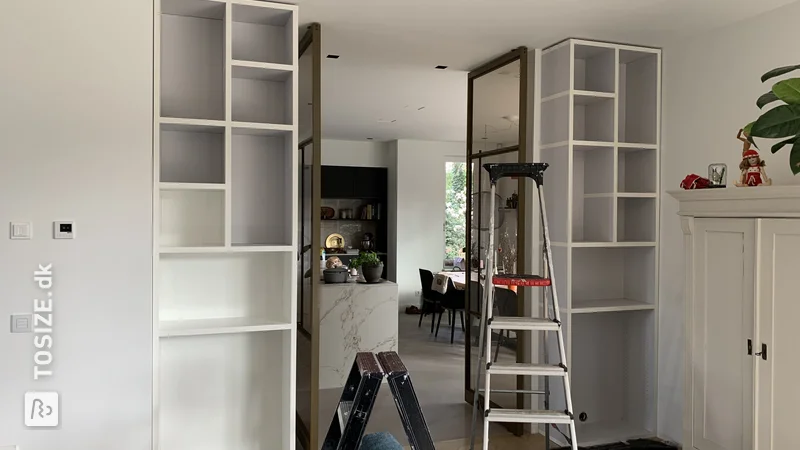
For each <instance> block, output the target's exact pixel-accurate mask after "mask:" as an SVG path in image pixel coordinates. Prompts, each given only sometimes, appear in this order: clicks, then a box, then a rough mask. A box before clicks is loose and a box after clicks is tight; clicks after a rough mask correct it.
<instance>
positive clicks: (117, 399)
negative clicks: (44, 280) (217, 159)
mask: <svg viewBox="0 0 800 450" xmlns="http://www.w3.org/2000/svg"><path fill="white" fill-rule="evenodd" d="M0 41H1V42H3V62H4V64H3V67H4V69H3V70H2V71H0V98H2V101H0V228H2V229H3V231H2V234H0V286H2V289H0V324H1V325H2V326H1V327H0V446H3V445H7V444H16V445H19V448H20V450H56V449H81V450H108V449H115V450H146V449H150V440H151V436H150V434H151V416H152V414H151V386H152V376H153V375H152V359H153V357H152V316H151V306H152V302H151V292H152V275H151V270H152V269H151V263H152V217H151V216H152V115H153V111H152V83H153V2H150V1H139V0H118V1H114V2H108V1H105V0H76V1H71V2H16V3H14V4H13V7H9V8H6V10H5V11H4V13H3V14H2V15H0ZM12 220H20V221H32V222H33V225H34V234H33V240H30V241H10V240H9V239H8V234H7V233H8V232H7V231H5V230H7V229H8V228H7V227H8V222H9V221H12ZM53 220H74V221H75V223H76V236H77V237H76V239H75V240H71V241H70V240H62V241H54V240H53V239H52V238H51V237H52V221H53ZM40 263H43V264H49V263H52V264H53V271H54V277H55V278H54V286H53V289H52V292H53V293H54V296H53V298H54V301H53V304H54V334H53V339H54V345H53V349H52V351H53V355H54V358H55V359H54V370H55V374H54V376H53V378H52V379H51V380H49V381H39V382H34V381H33V380H32V371H33V369H32V367H33V354H34V345H33V335H32V334H10V333H9V329H8V326H9V325H8V324H9V315H10V314H12V313H29V312H31V310H32V306H33V299H34V298H36V296H37V295H38V293H39V292H40V291H39V290H38V288H37V287H36V286H35V284H34V282H33V271H34V270H35V269H36V268H37V267H38V264H40ZM29 390H56V391H58V392H59V393H60V394H61V427H60V429H58V430H54V431H53V430H34V429H25V428H24V426H23V394H24V393H25V392H26V391H29Z"/></svg>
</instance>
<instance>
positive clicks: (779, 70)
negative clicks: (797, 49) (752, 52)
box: [761, 64, 800, 83]
mask: <svg viewBox="0 0 800 450" xmlns="http://www.w3.org/2000/svg"><path fill="white" fill-rule="evenodd" d="M798 69H800V64H798V65H796V66H786V67H778V68H777V69H772V70H770V71H769V72H767V73H765V74H764V75H761V82H762V83H763V82H765V81H767V80H769V79H770V78H775V77H779V76H781V75H783V74H785V73H789V72H793V71H795V70H798Z"/></svg>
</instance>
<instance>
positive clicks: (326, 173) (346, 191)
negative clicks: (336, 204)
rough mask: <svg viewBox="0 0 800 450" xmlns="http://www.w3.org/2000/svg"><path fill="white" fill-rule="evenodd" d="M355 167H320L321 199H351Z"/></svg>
mask: <svg viewBox="0 0 800 450" xmlns="http://www.w3.org/2000/svg"><path fill="white" fill-rule="evenodd" d="M355 177H356V168H355V167H342V166H322V184H321V185H320V186H321V193H322V198H353V180H354V179H355Z"/></svg>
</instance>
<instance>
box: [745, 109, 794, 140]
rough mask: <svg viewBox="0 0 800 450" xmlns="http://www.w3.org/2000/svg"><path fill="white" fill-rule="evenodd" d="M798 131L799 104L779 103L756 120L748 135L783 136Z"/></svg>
mask: <svg viewBox="0 0 800 450" xmlns="http://www.w3.org/2000/svg"><path fill="white" fill-rule="evenodd" d="M798 133H800V105H781V106H778V107H776V108H773V109H771V110H769V111H767V112H765V113H764V114H762V115H761V117H759V118H758V120H756V122H755V123H754V124H753V127H752V128H751V129H750V133H748V136H753V137H761V138H768V139H777V138H785V137H789V136H794V135H796V134H798Z"/></svg>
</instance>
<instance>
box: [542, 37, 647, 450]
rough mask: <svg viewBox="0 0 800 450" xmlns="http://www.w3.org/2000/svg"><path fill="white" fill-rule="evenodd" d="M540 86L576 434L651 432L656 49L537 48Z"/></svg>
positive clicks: (568, 44) (593, 440) (591, 440)
mask: <svg viewBox="0 0 800 450" xmlns="http://www.w3.org/2000/svg"><path fill="white" fill-rule="evenodd" d="M540 92H541V122H540V124H541V131H540V138H541V139H540V142H539V153H540V156H541V160H542V161H544V162H547V163H549V164H550V168H549V169H548V170H547V173H546V176H545V193H546V201H547V206H548V216H549V217H548V219H549V225H550V230H551V237H552V240H553V241H554V242H553V259H554V263H555V275H556V282H557V288H558V292H559V294H561V298H560V302H561V308H562V311H561V314H562V316H561V317H562V321H563V327H564V330H565V339H566V345H567V356H568V367H569V369H570V372H569V373H570V377H571V382H572V388H573V390H572V396H573V403H574V412H575V418H576V421H577V434H578V440H579V442H580V444H581V445H590V444H598V443H607V442H613V441H618V440H621V439H626V438H634V437H646V436H653V435H654V434H655V431H656V373H657V370H656V350H657V342H656V337H657V310H658V298H657V292H658V271H657V269H658V268H657V265H658V211H659V145H660V139H659V135H660V109H661V105H660V99H661V51H660V50H657V49H651V48H642V47H633V46H628V45H618V44H609V43H602V42H591V41H584V40H577V39H569V40H566V41H563V42H561V43H559V44H556V45H554V46H552V47H550V48H547V49H545V50H544V51H543V52H542V72H541V86H540ZM549 350H550V351H551V354H553V353H552V351H555V347H552V348H550V349H549ZM555 391H556V392H555V394H556V400H557V403H558V402H561V403H562V404H563V393H559V392H557V391H558V390H555ZM559 394H560V395H559ZM584 414H585V415H584Z"/></svg>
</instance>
